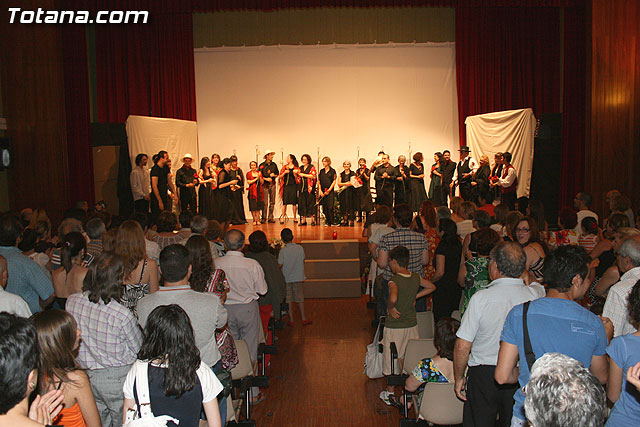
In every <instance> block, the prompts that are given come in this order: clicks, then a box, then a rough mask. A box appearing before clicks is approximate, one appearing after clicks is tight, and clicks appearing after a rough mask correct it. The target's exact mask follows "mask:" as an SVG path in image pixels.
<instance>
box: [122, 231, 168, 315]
mask: <svg viewBox="0 0 640 427" xmlns="http://www.w3.org/2000/svg"><path fill="white" fill-rule="evenodd" d="M115 253H116V255H118V256H120V257H121V259H122V263H123V264H124V281H123V284H122V286H123V288H122V297H121V298H120V303H121V304H122V305H124V306H125V307H127V308H128V309H129V310H131V311H132V312H133V314H136V307H137V306H138V301H140V300H141V299H142V297H144V296H145V295H148V294H152V293H154V292H156V291H157V290H158V264H157V263H156V262H155V261H154V260H152V259H150V258H149V257H148V256H147V248H146V244H145V242H144V233H143V232H142V227H140V224H138V223H137V222H136V221H133V220H128V221H125V222H123V223H122V225H121V226H120V228H118V234H117V235H116V242H115Z"/></svg>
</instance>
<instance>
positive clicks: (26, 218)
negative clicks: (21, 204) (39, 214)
mask: <svg viewBox="0 0 640 427" xmlns="http://www.w3.org/2000/svg"><path fill="white" fill-rule="evenodd" d="M32 216H33V209H31V208H24V209H22V210H21V211H20V225H21V226H22V228H27V227H28V226H29V224H30V223H31V217H32Z"/></svg>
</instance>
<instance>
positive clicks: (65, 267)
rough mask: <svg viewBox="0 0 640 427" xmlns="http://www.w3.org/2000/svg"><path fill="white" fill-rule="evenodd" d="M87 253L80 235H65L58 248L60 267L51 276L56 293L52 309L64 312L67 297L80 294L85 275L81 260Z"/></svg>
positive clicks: (85, 244) (85, 271)
mask: <svg viewBox="0 0 640 427" xmlns="http://www.w3.org/2000/svg"><path fill="white" fill-rule="evenodd" d="M86 252H87V241H86V240H85V238H84V236H83V235H82V233H79V232H77V231H73V232H71V233H67V234H66V235H65V236H64V240H63V241H62V247H61V248H60V260H61V264H62V266H61V267H60V268H58V269H57V270H55V271H54V272H53V274H52V280H53V289H54V290H55V292H56V302H55V307H54V308H59V309H61V310H64V307H65V304H66V302H67V297H68V296H69V295H71V294H75V293H78V292H82V282H83V280H84V276H86V275H87V267H86V266H84V265H83V262H82V261H83V259H84V256H85V254H86Z"/></svg>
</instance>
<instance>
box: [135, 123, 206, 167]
mask: <svg viewBox="0 0 640 427" xmlns="http://www.w3.org/2000/svg"><path fill="white" fill-rule="evenodd" d="M126 129H127V139H128V142H129V156H130V157H131V166H132V167H135V161H134V160H135V157H136V156H137V155H138V154H139V153H145V154H147V155H148V156H149V163H147V168H149V169H151V168H152V167H153V162H152V160H151V158H152V157H153V155H154V154H156V153H157V152H159V151H161V150H164V151H166V152H168V153H169V158H170V159H171V171H172V173H173V174H174V175H175V173H176V171H177V170H178V168H180V167H181V166H182V158H183V157H184V155H185V154H186V153H189V154H191V155H192V156H193V163H194V166H193V167H195V168H197V167H198V166H199V160H198V125H197V124H196V122H192V121H190V120H177V119H165V118H158V117H146V116H129V117H127V124H126Z"/></svg>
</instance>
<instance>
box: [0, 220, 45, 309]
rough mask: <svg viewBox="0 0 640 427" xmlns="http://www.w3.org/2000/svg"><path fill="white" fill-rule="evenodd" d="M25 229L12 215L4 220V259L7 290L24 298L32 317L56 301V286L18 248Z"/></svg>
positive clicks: (0, 247)
mask: <svg viewBox="0 0 640 427" xmlns="http://www.w3.org/2000/svg"><path fill="white" fill-rule="evenodd" d="M20 234H22V227H21V226H20V221H18V218H16V217H15V216H13V215H11V214H4V215H2V217H0V255H2V256H4V258H5V259H6V261H7V271H8V274H9V279H8V282H7V286H6V288H5V289H6V290H7V292H11V293H13V294H16V295H19V296H20V297H22V298H23V299H24V300H25V302H26V303H27V304H28V305H29V310H31V312H32V313H37V312H39V311H42V309H43V308H45V307H48V306H49V305H51V303H52V302H53V300H54V298H55V293H54V291H53V285H52V283H51V280H50V279H49V278H48V277H47V275H46V274H44V272H43V271H42V269H41V268H40V267H39V266H38V264H36V263H35V262H34V261H33V260H31V259H30V258H29V257H27V256H24V255H23V254H22V252H20V249H18V248H17V245H18V239H19V238H20Z"/></svg>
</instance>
